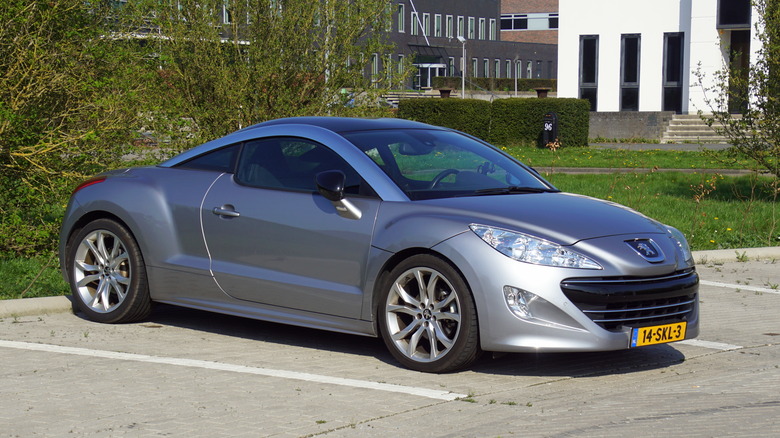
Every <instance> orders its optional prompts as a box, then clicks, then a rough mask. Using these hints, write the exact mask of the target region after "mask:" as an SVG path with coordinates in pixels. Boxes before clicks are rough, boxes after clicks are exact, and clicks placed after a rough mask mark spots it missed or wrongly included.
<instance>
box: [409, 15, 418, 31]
mask: <svg viewBox="0 0 780 438" xmlns="http://www.w3.org/2000/svg"><path fill="white" fill-rule="evenodd" d="M418 20H419V18H417V12H414V11H412V22H411V26H412V30H411V32H409V34H410V35H418V34H419V27H417V21H418Z"/></svg>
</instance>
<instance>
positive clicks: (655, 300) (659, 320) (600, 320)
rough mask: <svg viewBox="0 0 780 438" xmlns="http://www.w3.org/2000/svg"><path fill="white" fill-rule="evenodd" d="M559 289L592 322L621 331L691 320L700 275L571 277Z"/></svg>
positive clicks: (689, 270) (680, 273)
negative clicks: (624, 328)
mask: <svg viewBox="0 0 780 438" xmlns="http://www.w3.org/2000/svg"><path fill="white" fill-rule="evenodd" d="M561 289H562V290H563V293H564V294H565V295H566V297H567V298H569V300H571V302H572V303H574V305H576V306H577V308H579V309H580V310H581V311H582V312H583V313H585V315H587V316H588V317H589V318H590V319H592V320H593V322H595V323H596V324H598V325H599V326H601V327H602V328H604V329H606V330H610V331H620V330H621V329H622V328H623V327H644V326H649V325H658V324H669V323H674V322H679V321H688V320H690V319H691V318H692V317H693V316H694V315H693V312H694V309H695V308H696V300H697V297H698V289H699V276H698V274H696V271H695V270H694V269H688V270H685V271H679V272H675V273H674V274H672V275H666V276H663V277H639V278H638V277H606V278H570V279H566V280H564V281H562V282H561Z"/></svg>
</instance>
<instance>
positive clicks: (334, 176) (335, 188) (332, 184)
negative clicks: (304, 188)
mask: <svg viewBox="0 0 780 438" xmlns="http://www.w3.org/2000/svg"><path fill="white" fill-rule="evenodd" d="M314 181H315V182H316V183H317V191H318V192H319V193H320V195H322V197H323V198H325V199H327V200H328V201H330V202H331V203H332V204H333V206H334V207H335V208H336V213H338V215H339V216H341V217H343V218H347V219H354V220H357V219H360V218H361V217H362V216H363V213H362V212H361V211H360V209H358V208H357V207H356V206H355V205H354V204H352V203H351V202H349V200H348V199H344V185H345V184H346V181H347V176H346V175H344V172H342V171H340V170H326V171H324V172H320V173H318V174H317V176H315V177H314Z"/></svg>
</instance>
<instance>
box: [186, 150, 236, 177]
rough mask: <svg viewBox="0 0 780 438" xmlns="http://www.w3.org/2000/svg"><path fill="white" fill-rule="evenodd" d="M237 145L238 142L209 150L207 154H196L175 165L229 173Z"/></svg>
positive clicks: (234, 160)
mask: <svg viewBox="0 0 780 438" xmlns="http://www.w3.org/2000/svg"><path fill="white" fill-rule="evenodd" d="M239 147H240V144H234V145H230V146H227V147H224V148H222V149H217V150H216V151H211V152H209V153H207V154H203V155H198V156H197V157H195V158H193V159H191V160H188V161H185V162H184V163H181V164H179V165H178V166H176V167H178V168H183V169H197V170H213V171H215V172H228V173H230V172H233V165H234V164H235V162H236V156H237V155H238V149H239Z"/></svg>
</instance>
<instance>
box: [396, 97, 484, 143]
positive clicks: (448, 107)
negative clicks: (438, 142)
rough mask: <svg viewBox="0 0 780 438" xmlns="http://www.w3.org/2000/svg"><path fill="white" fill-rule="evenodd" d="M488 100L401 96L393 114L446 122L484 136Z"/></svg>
mask: <svg viewBox="0 0 780 438" xmlns="http://www.w3.org/2000/svg"><path fill="white" fill-rule="evenodd" d="M490 107H491V105H490V102H488V101H486V100H479V99H436V98H433V99H404V100H401V101H400V102H399V104H398V114H397V116H398V117H399V118H402V119H408V120H414V121H417V122H423V123H428V124H431V125H436V126H446V127H447V128H452V129H457V130H458V131H463V132H466V133H469V134H471V135H473V136H476V137H479V138H483V139H486V138H488V136H489V135H490Z"/></svg>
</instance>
